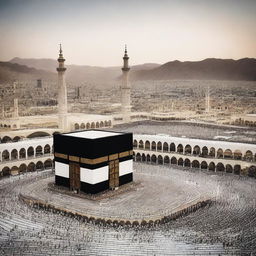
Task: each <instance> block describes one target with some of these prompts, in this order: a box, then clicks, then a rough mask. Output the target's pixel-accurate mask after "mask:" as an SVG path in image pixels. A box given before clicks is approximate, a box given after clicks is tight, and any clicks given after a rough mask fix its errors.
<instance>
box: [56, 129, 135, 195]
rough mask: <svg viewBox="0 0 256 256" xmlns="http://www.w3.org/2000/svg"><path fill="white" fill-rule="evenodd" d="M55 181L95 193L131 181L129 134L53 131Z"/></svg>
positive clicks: (92, 131) (95, 131)
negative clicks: (61, 132)
mask: <svg viewBox="0 0 256 256" xmlns="http://www.w3.org/2000/svg"><path fill="white" fill-rule="evenodd" d="M53 145H54V161H55V184H56V185H60V186H65V187H68V188H70V190H73V191H75V192H77V193H79V192H80V191H83V192H85V193H89V194H96V193H99V192H102V191H104V190H107V189H116V188H118V187H119V186H121V185H123V184H126V183H128V182H131V181H132V180H133V160H132V158H133V139H132V133H122V132H113V131H102V130H86V131H80V132H70V133H63V134H54V136H53Z"/></svg>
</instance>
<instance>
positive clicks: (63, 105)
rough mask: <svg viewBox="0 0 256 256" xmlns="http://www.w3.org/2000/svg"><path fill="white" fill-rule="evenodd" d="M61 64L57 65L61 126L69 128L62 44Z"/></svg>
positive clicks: (60, 52) (59, 59) (63, 128)
mask: <svg viewBox="0 0 256 256" xmlns="http://www.w3.org/2000/svg"><path fill="white" fill-rule="evenodd" d="M58 62H59V66H58V67H57V71H58V113H59V128H60V129H62V130H66V129H67V120H66V116H67V112H68V103H67V87H66V82H65V71H66V67H65V65H64V62H65V58H64V57H63V51H62V47H61V44H60V50H59V58H58Z"/></svg>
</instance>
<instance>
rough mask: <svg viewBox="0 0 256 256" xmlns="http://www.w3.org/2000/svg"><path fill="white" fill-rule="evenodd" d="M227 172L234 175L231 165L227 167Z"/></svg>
mask: <svg viewBox="0 0 256 256" xmlns="http://www.w3.org/2000/svg"><path fill="white" fill-rule="evenodd" d="M226 172H228V173H232V172H233V167H232V166H231V165H230V164H227V165H226Z"/></svg>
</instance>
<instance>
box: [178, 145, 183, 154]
mask: <svg viewBox="0 0 256 256" xmlns="http://www.w3.org/2000/svg"><path fill="white" fill-rule="evenodd" d="M177 152H178V153H182V154H183V145H182V144H179V145H178V147H177Z"/></svg>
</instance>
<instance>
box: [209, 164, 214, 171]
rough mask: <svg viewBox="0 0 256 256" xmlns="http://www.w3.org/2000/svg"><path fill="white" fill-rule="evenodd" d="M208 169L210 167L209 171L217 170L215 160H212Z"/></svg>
mask: <svg viewBox="0 0 256 256" xmlns="http://www.w3.org/2000/svg"><path fill="white" fill-rule="evenodd" d="M208 169H209V171H213V172H215V163H214V162H210V163H209V167H208Z"/></svg>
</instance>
